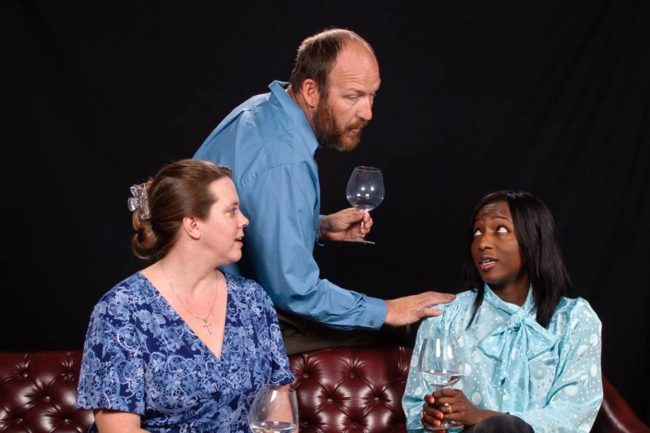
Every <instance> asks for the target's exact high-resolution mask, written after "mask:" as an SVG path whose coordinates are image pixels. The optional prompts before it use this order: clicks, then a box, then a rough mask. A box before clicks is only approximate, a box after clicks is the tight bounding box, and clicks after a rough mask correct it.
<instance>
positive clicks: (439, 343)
mask: <svg viewBox="0 0 650 433" xmlns="http://www.w3.org/2000/svg"><path fill="white" fill-rule="evenodd" d="M463 365H464V364H463V360H462V358H461V353H460V347H459V346H458V338H456V337H455V336H451V335H439V336H435V337H425V338H424V339H423V340H422V347H421V349H420V358H419V359H418V369H419V370H420V374H421V375H422V379H423V380H424V383H425V384H426V385H428V386H430V387H431V388H433V390H434V391H435V390H437V389H441V388H449V387H451V386H452V385H453V384H455V383H456V382H458V381H459V380H460V378H461V377H462V376H463ZM460 426H462V425H461V424H460V423H458V422H456V421H453V420H446V419H442V420H441V421H440V425H439V426H435V427H428V428H429V429H431V430H446V429H449V428H456V427H460Z"/></svg>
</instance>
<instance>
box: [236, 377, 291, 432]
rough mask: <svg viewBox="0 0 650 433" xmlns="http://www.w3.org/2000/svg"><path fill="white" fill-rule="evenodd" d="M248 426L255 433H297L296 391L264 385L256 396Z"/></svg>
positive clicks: (249, 413) (249, 414) (249, 415)
mask: <svg viewBox="0 0 650 433" xmlns="http://www.w3.org/2000/svg"><path fill="white" fill-rule="evenodd" d="M248 425H249V426H250V428H251V430H252V431H253V432H254V433H283V432H284V433H287V432H294V431H296V426H297V425H298V401H297V398H296V391H295V390H294V389H291V388H289V387H282V386H277V385H272V384H268V383H267V384H265V385H263V386H262V387H261V388H260V390H259V391H258V392H257V394H255V398H254V399H253V403H252V404H251V408H250V411H249V412H248Z"/></svg>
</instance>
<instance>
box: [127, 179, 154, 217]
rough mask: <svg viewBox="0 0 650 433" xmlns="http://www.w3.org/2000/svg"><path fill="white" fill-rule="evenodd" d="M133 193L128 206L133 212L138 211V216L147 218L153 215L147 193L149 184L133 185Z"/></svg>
mask: <svg viewBox="0 0 650 433" xmlns="http://www.w3.org/2000/svg"><path fill="white" fill-rule="evenodd" d="M131 195H132V196H133V197H129V201H128V203H127V204H128V206H129V210H130V211H131V212H136V211H137V212H138V217H139V218H140V219H143V220H147V219H149V218H150V217H151V213H150V212H149V196H148V195H147V184H146V183H140V184H136V185H132V186H131Z"/></svg>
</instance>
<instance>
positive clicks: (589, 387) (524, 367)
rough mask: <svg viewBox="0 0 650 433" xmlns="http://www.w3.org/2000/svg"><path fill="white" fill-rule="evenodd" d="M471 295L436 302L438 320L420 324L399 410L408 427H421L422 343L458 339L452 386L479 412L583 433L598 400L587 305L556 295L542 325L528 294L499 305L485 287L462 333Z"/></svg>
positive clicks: (539, 429)
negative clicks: (444, 336) (458, 370)
mask: <svg viewBox="0 0 650 433" xmlns="http://www.w3.org/2000/svg"><path fill="white" fill-rule="evenodd" d="M475 298H476V292H475V291H468V292H463V293H460V294H459V295H458V297H457V298H456V300H454V302H451V303H449V304H447V305H440V306H439V308H441V309H443V310H444V313H443V314H442V315H441V316H438V317H433V318H429V319H426V320H425V321H424V322H422V324H421V326H420V328H419V330H418V334H417V339H416V343H415V348H414V351H413V357H412V359H411V366H410V370H409V376H408V381H407V384H406V390H405V393H404V397H403V399H402V406H403V408H404V411H405V413H406V418H407V428H408V429H409V430H418V429H422V427H423V426H422V423H421V421H420V416H421V411H422V405H423V398H424V395H425V394H430V393H431V391H432V390H431V389H429V388H428V387H427V386H425V384H424V382H423V380H422V378H421V376H420V374H419V372H418V369H417V360H418V357H419V354H420V346H421V344H422V340H423V338H424V337H426V336H430V335H436V334H440V333H449V334H452V335H457V336H458V338H459V345H460V346H461V352H462V356H463V360H464V377H463V378H462V379H461V381H460V382H458V383H457V384H456V385H455V386H454V387H455V388H458V389H462V390H463V392H464V394H465V396H466V397H467V398H468V400H469V401H470V402H471V403H472V404H474V405H475V406H476V407H479V408H482V409H490V410H496V411H499V412H508V413H510V414H512V415H515V416H518V417H520V418H521V419H523V420H524V421H526V422H527V423H528V424H530V425H531V426H532V427H533V429H534V431H535V433H545V432H548V433H550V432H553V433H568V432H586V433H588V432H589V431H590V430H591V426H592V425H593V423H594V420H595V419H596V415H597V414H598V410H599V408H600V404H601V402H602V399H603V389H602V380H601V367H600V354H601V323H600V320H599V319H598V317H597V316H596V313H595V312H594V311H593V310H592V309H591V307H590V305H589V303H588V302H587V301H586V300H584V299H582V298H576V299H569V298H562V299H561V301H560V303H559V305H558V306H557V308H556V310H555V312H554V314H553V317H552V318H551V321H550V323H549V325H548V328H547V329H545V328H543V327H542V326H541V325H540V324H539V323H537V322H536V321H535V317H536V314H535V308H534V300H533V296H532V290H529V293H528V298H527V299H526V302H525V303H524V305H523V306H521V307H519V306H517V305H514V304H510V303H507V302H504V301H503V300H501V298H499V297H498V296H497V295H496V294H495V293H494V292H493V291H492V290H491V289H490V288H489V287H488V286H487V285H486V286H485V297H484V299H483V303H482V304H481V306H480V307H479V309H478V311H477V313H476V318H475V321H474V322H473V323H472V325H471V326H470V327H469V328H467V325H468V323H469V321H470V318H471V314H472V307H473V302H474V299H475Z"/></svg>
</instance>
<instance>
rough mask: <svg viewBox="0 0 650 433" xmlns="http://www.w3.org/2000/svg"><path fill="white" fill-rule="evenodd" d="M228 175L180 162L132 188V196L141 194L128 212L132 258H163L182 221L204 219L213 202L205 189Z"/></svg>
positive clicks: (203, 165) (195, 162) (226, 171)
mask: <svg viewBox="0 0 650 433" xmlns="http://www.w3.org/2000/svg"><path fill="white" fill-rule="evenodd" d="M230 175H231V171H230V169H229V168H228V167H225V166H219V165H216V164H214V163H212V162H209V161H201V160H195V159H182V160H179V161H176V162H172V163H170V164H167V165H165V166H164V167H163V168H161V169H160V171H158V173H157V174H156V175H155V176H154V177H152V178H150V179H149V180H148V181H147V182H145V183H144V184H142V185H134V187H132V188H131V191H132V192H133V191H134V188H136V189H138V188H140V189H141V190H142V191H143V193H142V194H139V195H138V197H136V198H135V202H136V203H137V204H135V205H133V208H132V210H133V217H132V222H133V229H134V230H135V232H136V233H135V235H133V239H132V242H131V246H132V249H133V254H134V255H135V256H136V257H138V258H140V259H143V260H159V259H161V258H163V257H165V255H166V254H167V253H168V252H169V249H170V248H171V247H172V246H173V245H174V243H175V242H176V239H177V237H178V230H179V228H180V225H181V221H182V220H183V218H184V217H187V216H193V217H197V218H201V219H205V218H207V217H208V213H209V212H210V207H211V206H212V204H213V203H214V202H215V201H217V197H215V196H214V195H213V194H212V193H211V192H210V191H209V190H208V187H209V185H210V184H211V183H212V182H214V181H215V180H219V179H221V178H223V177H230ZM134 195H135V194H134ZM132 200H134V199H132ZM129 206H130V207H131V202H130V204H129Z"/></svg>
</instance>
